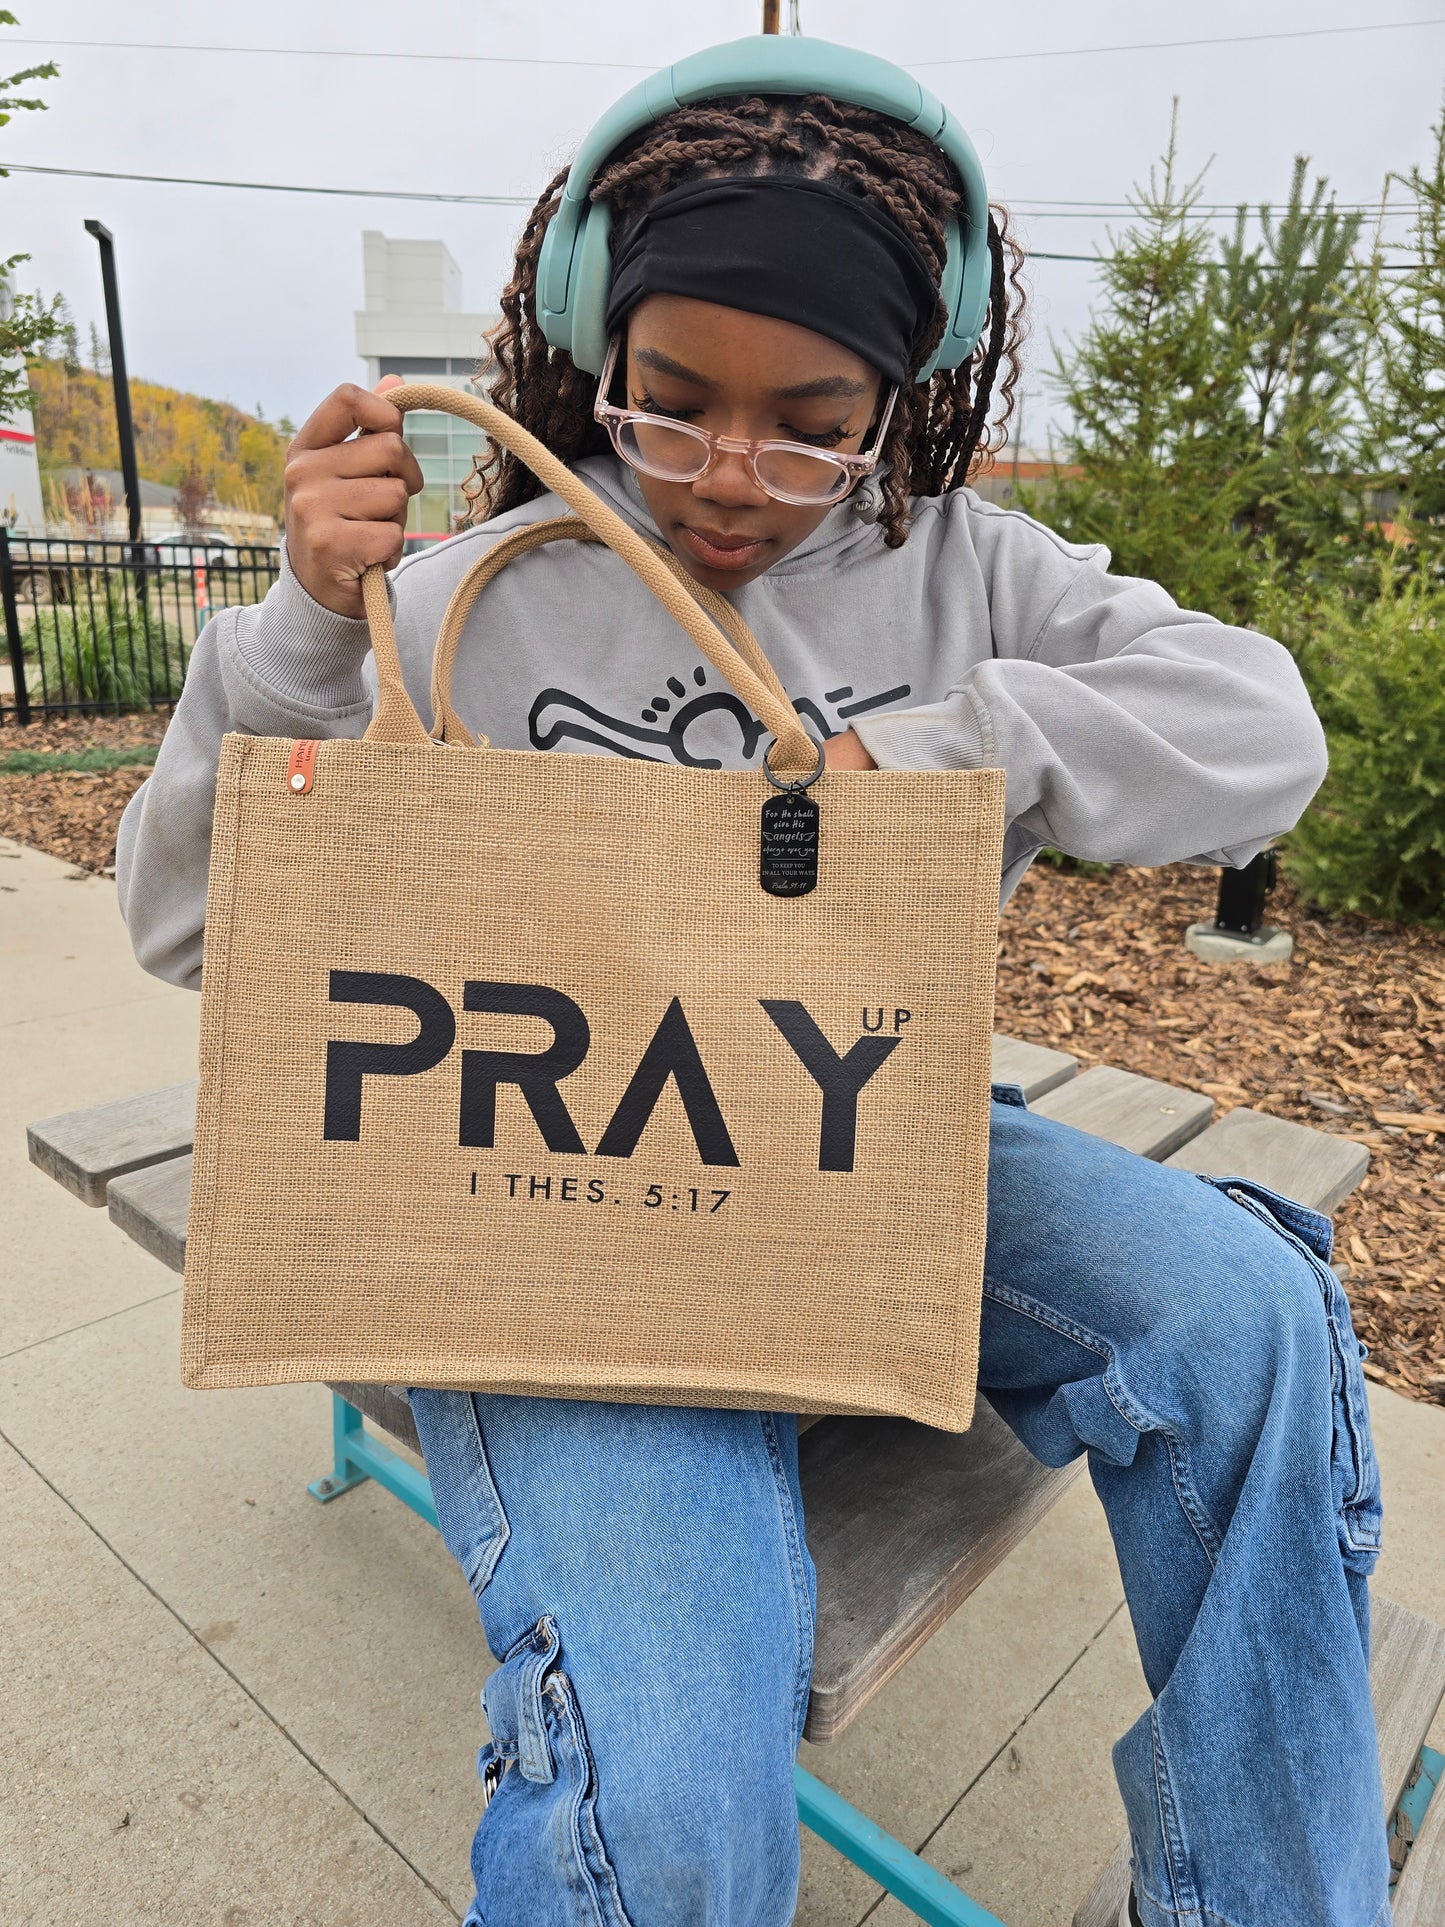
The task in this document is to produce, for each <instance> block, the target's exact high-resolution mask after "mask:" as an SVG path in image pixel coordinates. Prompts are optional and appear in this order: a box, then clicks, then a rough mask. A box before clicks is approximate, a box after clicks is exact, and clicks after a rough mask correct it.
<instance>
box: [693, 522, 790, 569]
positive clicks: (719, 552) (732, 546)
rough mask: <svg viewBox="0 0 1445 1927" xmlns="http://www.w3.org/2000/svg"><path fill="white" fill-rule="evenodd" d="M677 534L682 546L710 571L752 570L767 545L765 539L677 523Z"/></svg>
mask: <svg viewBox="0 0 1445 1927" xmlns="http://www.w3.org/2000/svg"><path fill="white" fill-rule="evenodd" d="M677 533H678V539H679V540H680V541H681V542H682V543H683V545H684V547H685V548H687V549H688V550H689V551H690V552H691V553H692V554H693V555H694V556H696V558H697V560H698V561H699V562H703V563H706V565H707V567H708V568H710V569H748V568H751V567H752V565H753V564H754V563H755V562H756V561H758V559H759V558H760V557H761V556H762V554H763V552H764V550H766V548H767V546H768V542H767V538H766V537H748V536H742V535H727V534H725V533H724V532H723V531H722V530H721V529H715V530H708V531H707V532H706V533H705V532H704V531H703V530H702V529H694V528H689V527H688V526H687V524H686V523H685V522H684V523H679V524H678V531H677Z"/></svg>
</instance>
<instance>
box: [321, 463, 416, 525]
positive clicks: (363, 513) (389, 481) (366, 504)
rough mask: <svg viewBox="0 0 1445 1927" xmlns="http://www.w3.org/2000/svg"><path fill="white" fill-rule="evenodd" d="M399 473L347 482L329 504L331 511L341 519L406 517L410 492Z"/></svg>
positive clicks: (397, 519)
mask: <svg viewBox="0 0 1445 1927" xmlns="http://www.w3.org/2000/svg"><path fill="white" fill-rule="evenodd" d="M411 492H412V491H411V490H409V489H408V488H407V486H406V483H405V482H404V481H402V479H401V477H400V476H399V475H365V476H363V477H362V478H361V479H360V480H359V481H355V482H348V483H347V484H346V486H345V488H344V490H343V491H341V492H339V493H338V495H337V497H336V499H335V500H334V501H333V502H332V503H331V504H330V508H331V513H332V514H333V515H334V516H335V517H336V518H337V520H338V521H342V522H395V523H397V524H398V526H400V525H401V524H403V523H404V522H405V521H406V510H407V501H408V498H409V496H410V494H411Z"/></svg>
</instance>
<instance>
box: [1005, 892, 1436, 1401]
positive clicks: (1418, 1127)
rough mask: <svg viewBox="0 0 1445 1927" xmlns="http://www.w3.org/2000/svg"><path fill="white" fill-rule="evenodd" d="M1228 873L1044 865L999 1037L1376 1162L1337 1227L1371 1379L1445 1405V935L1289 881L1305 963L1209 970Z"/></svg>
mask: <svg viewBox="0 0 1445 1927" xmlns="http://www.w3.org/2000/svg"><path fill="white" fill-rule="evenodd" d="M1216 878H1217V873H1216V872H1214V871H1212V870H1203V869H1195V868H1192V867H1191V866H1190V865H1188V864H1183V863H1178V864H1174V865H1172V866H1171V867H1169V868H1167V869H1162V870H1135V869H1116V870H1112V871H1110V872H1109V874H1108V875H1106V876H1085V875H1072V874H1066V873H1063V872H1061V871H1059V870H1056V869H1053V868H1051V867H1049V866H1047V865H1045V864H1043V863H1036V864H1035V865H1034V867H1033V868H1032V870H1030V871H1029V873H1028V875H1027V876H1026V877H1025V878H1024V880H1023V882H1022V884H1021V885H1020V886H1019V889H1018V892H1017V894H1016V895H1015V897H1014V899H1013V901H1012V903H1011V904H1010V905H1009V907H1008V909H1007V911H1006V912H1005V914H1004V920H1003V931H1002V944H1001V950H1000V967H999V986H998V1028H999V1029H1000V1030H1003V1031H1008V1032H1010V1033H1011V1034H1012V1035H1013V1036H1015V1037H1024V1038H1027V1039H1029V1040H1030V1041H1031V1042H1033V1043H1038V1044H1051V1045H1053V1046H1054V1048H1055V1049H1057V1050H1068V1051H1072V1052H1073V1053H1074V1054H1075V1055H1076V1056H1077V1057H1078V1058H1079V1060H1080V1065H1081V1067H1082V1068H1088V1067H1089V1066H1090V1065H1093V1064H1099V1063H1108V1064H1117V1065H1118V1066H1120V1068H1122V1069H1124V1070H1130V1071H1137V1072H1138V1073H1139V1074H1140V1075H1141V1076H1146V1077H1158V1078H1162V1079H1164V1080H1165V1081H1166V1082H1168V1083H1171V1084H1182V1085H1186V1086H1188V1087H1189V1088H1190V1089H1192V1090H1199V1091H1206V1092H1208V1094H1209V1095H1210V1096H1211V1097H1213V1098H1215V1099H1216V1100H1217V1102H1218V1108H1219V1111H1220V1112H1223V1111H1228V1110H1233V1109H1234V1108H1235V1107H1236V1106H1238V1105H1241V1104H1248V1105H1251V1106H1252V1107H1253V1108H1254V1109H1255V1110H1257V1111H1268V1112H1270V1113H1271V1114H1272V1115H1273V1116H1275V1117H1287V1118H1293V1119H1295V1120H1296V1121H1297V1122H1298V1123H1301V1124H1311V1125H1313V1126H1314V1127H1315V1128H1316V1129H1317V1130H1326V1131H1337V1132H1339V1133H1341V1134H1342V1135H1344V1136H1346V1137H1351V1138H1356V1139H1358V1140H1359V1141H1360V1142H1362V1143H1364V1144H1368V1145H1369V1147H1370V1169H1369V1171H1368V1173H1367V1174H1366V1176H1365V1179H1364V1181H1363V1183H1362V1184H1361V1185H1360V1187H1359V1189H1358V1190H1357V1191H1355V1193H1354V1194H1353V1195H1352V1196H1351V1197H1349V1198H1348V1199H1346V1201H1345V1203H1344V1204H1342V1205H1341V1206H1340V1208H1339V1211H1338V1212H1337V1213H1336V1217H1335V1258H1336V1262H1337V1263H1340V1264H1342V1265H1348V1266H1349V1269H1350V1275H1349V1296H1350V1303H1351V1307H1352V1309H1353V1313H1354V1318H1355V1324H1356V1327H1357V1328H1358V1331H1359V1334H1360V1337H1361V1338H1363V1339H1364V1341H1365V1343H1366V1344H1367V1345H1368V1346H1369V1347H1370V1350H1371V1356H1370V1358H1369V1359H1368V1361H1367V1362H1366V1366H1365V1370H1366V1372H1367V1373H1368V1374H1369V1375H1370V1376H1371V1377H1373V1378H1377V1379H1379V1380H1381V1381H1382V1382H1383V1383H1384V1384H1387V1385H1392V1386H1394V1387H1395V1389H1396V1390H1397V1391H1401V1392H1405V1393H1407V1394H1409V1395H1410V1396H1412V1397H1415V1398H1423V1399H1433V1400H1435V1401H1437V1402H1438V1403H1440V1404H1445V1263H1442V1260H1445V1157H1442V1150H1445V932H1438V931H1429V930H1418V929H1408V928H1404V927H1402V926H1400V925H1397V924H1389V923H1379V922H1374V921H1372V920H1371V919H1369V918H1365V917H1339V918H1329V919H1326V918H1322V917H1319V916H1317V915H1314V914H1312V913H1311V912H1310V911H1309V910H1307V909H1306V908H1305V906H1304V905H1303V904H1302V903H1300V901H1299V900H1298V898H1297V897H1296V896H1295V894H1294V891H1293V890H1292V889H1291V887H1290V884H1289V882H1288V880H1287V879H1286V880H1283V881H1282V882H1281V884H1280V886H1279V889H1278V890H1277V891H1276V893H1275V895H1274V896H1273V897H1272V898H1271V899H1270V904H1269V918H1270V921H1271V922H1274V923H1278V924H1280V925H1282V926H1283V927H1284V928H1285V929H1286V930H1288V931H1289V932H1290V933H1291V934H1292V935H1293V937H1294V940H1295V954H1294V959H1293V961H1292V962H1290V963H1285V964H1273V965H1267V966H1264V967H1252V966H1248V965H1228V966H1220V965H1210V964H1204V963H1200V962H1199V961H1198V960H1197V959H1196V958H1194V957H1192V956H1191V955H1190V954H1189V952H1188V951H1187V950H1185V948H1184V944H1183V935H1184V931H1185V929H1186V928H1187V927H1188V925H1189V924H1191V923H1197V922H1200V921H1202V920H1203V919H1205V918H1208V917H1211V916H1212V915H1213V911H1214V897H1215V893H1216V889H1217V881H1216Z"/></svg>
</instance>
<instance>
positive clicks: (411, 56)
mask: <svg viewBox="0 0 1445 1927" xmlns="http://www.w3.org/2000/svg"><path fill="white" fill-rule="evenodd" d="M1442 26H1445V16H1437V17H1436V18H1434V19H1430V20H1382V21H1380V22H1378V23H1375V22H1369V23H1362V24H1357V25H1354V26H1341V27H1298V28H1294V29H1290V30H1282V31H1279V32H1275V33H1226V34H1204V35H1200V36H1198V37H1196V38H1194V39H1189V40H1127V41H1118V42H1115V43H1113V44H1111V45H1109V46H1104V47H1036V48H1033V49H1031V50H1029V51H1027V52H1024V53H1005V54H948V55H943V56H940V57H937V58H933V59H928V60H911V61H906V62H904V63H903V64H904V65H905V66H909V67H974V66H988V65H992V64H994V63H996V62H998V61H1004V60H1077V59H1082V58H1086V57H1089V56H1093V55H1097V54H1132V53H1156V52H1167V51H1168V50H1170V49H1172V48H1179V47H1240V46H1251V45H1256V44H1258V43H1259V42H1261V41H1273V40H1321V39H1329V38H1333V37H1335V36H1338V35H1341V34H1360V33H1407V32H1409V31H1410V30H1411V29H1413V28H1419V27H1442ZM0 45H9V46H15V47H83V48H101V49H104V50H106V51H108V52H116V51H124V50H127V49H129V50H133V51H135V52H138V53H181V54H256V55H283V56H287V57H292V58H303V59H311V58H315V59H324V60H391V61H395V60H427V61H445V62H446V63H448V64H449V65H451V66H459V65H471V66H488V67H597V68H605V69H610V70H612V71H615V72H619V73H634V74H640V73H648V72H650V71H651V67H650V64H649V63H646V62H641V61H634V60H568V59H559V58H557V57H555V56H547V55H540V54H536V55H534V54H467V53H435V54H434V53H418V52H415V51H413V50H411V49H404V50H403V49H399V50H397V51H395V52H392V51H376V50H373V49H370V48H362V47H218V46H214V45H209V44H207V43H205V42H201V41H190V40H57V39H55V38H53V37H52V38H48V39H41V38H38V37H36V36H33V35H28V34H27V35H15V36H13V37H11V36H7V37H6V39H5V40H4V41H3V42H0Z"/></svg>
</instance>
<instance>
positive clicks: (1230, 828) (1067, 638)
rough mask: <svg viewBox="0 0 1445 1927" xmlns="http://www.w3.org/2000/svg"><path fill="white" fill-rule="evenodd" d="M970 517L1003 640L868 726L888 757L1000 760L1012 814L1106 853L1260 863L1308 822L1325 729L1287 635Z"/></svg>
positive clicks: (992, 763) (866, 733) (1048, 539)
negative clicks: (1230, 620)
mask: <svg viewBox="0 0 1445 1927" xmlns="http://www.w3.org/2000/svg"><path fill="white" fill-rule="evenodd" d="M950 519H951V518H950ZM967 520H968V522H969V523H970V524H971V527H972V543H973V547H974V553H975V554H976V555H977V565H978V566H979V567H981V569H982V572H983V578H984V588H985V592H986V595H987V601H988V609H989V620H990V624H991V630H992V647H993V651H994V653H993V654H992V655H991V656H989V657H987V658H985V659H984V660H982V661H980V662H976V663H975V664H974V665H973V666H972V667H971V668H969V669H968V670H967V671H965V672H964V673H963V674H962V675H961V676H960V677H959V678H958V681H957V683H956V684H955V686H954V687H953V688H952V689H951V690H950V691H949V693H948V694H947V696H946V697H945V698H944V700H943V701H942V702H938V703H931V704H928V705H925V706H922V707H920V708H917V709H909V710H897V711H892V712H890V713H887V714H885V715H881V716H874V717H870V718H868V719H867V720H866V721H859V722H858V723H856V724H855V725H854V727H855V728H856V730H857V732H858V735H859V736H860V737H861V739H862V741H863V743H864V745H865V747H866V748H867V750H868V752H869V754H870V755H871V756H872V757H873V758H874V760H875V761H876V762H877V763H878V764H879V765H880V766H881V767H882V768H884V769H976V768H983V767H993V768H1001V769H1003V770H1004V771H1006V772H1007V777H1008V789H1007V804H1006V810H1007V818H1008V821H1009V823H1010V824H1017V825H1018V827H1019V828H1020V829H1021V830H1022V831H1023V832H1024V833H1025V834H1026V835H1028V836H1029V837H1030V838H1032V839H1034V840H1036V841H1037V842H1041V843H1048V844H1051V845H1053V846H1054V847H1055V848H1057V849H1060V850H1063V851H1065V852H1066V853H1067V854H1068V855H1070V856H1076V857H1082V858H1088V859H1092V860H1094V861H1099V862H1115V863H1139V864H1158V863H1173V862H1177V861H1179V860H1180V859H1192V860H1193V861H1196V862H1203V863H1228V864H1236V865H1238V864H1244V863H1247V862H1248V861H1249V860H1250V858H1251V857H1253V856H1254V855H1256V854H1257V853H1258V852H1259V851H1260V850H1261V849H1263V848H1264V847H1265V846H1266V845H1267V844H1268V843H1269V842H1270V841H1271V840H1272V839H1273V838H1274V837H1276V836H1279V835H1281V834H1282V833H1283V832H1284V831H1286V830H1288V829H1290V828H1291V827H1292V826H1293V825H1294V823H1296V822H1297V821H1298V819H1299V817H1300V816H1301V814H1302V813H1303V811H1304V809H1305V806H1306V805H1307V804H1308V802H1309V800H1310V798H1311V797H1312V796H1313V795H1314V793H1315V791H1316V790H1317V789H1318V788H1319V785H1320V783H1321V782H1322V781H1323V779H1324V774H1325V767H1326V757H1325V740H1324V732H1323V730H1322V729H1321V727H1320V724H1319V720H1318V718H1317V717H1316V715H1315V713H1314V710H1313V708H1312V707H1311V705H1310V700H1309V697H1308V695H1307V694H1306V693H1305V687H1304V683H1303V682H1302V680H1301V678H1300V674H1299V671H1298V670H1297V669H1296V667H1295V665H1294V662H1293V660H1292V659H1291V657H1290V655H1289V653H1288V651H1287V650H1285V649H1284V648H1282V647H1281V645H1280V644H1279V643H1277V642H1272V641H1270V639H1269V638H1268V637H1267V636H1262V635H1258V634H1256V633H1255V632H1254V631H1253V630H1249V629H1233V628H1229V627H1227V626H1226V625H1225V624H1224V623H1222V622H1217V621H1215V620H1214V618H1213V617H1211V616H1205V615H1199V614H1196V613H1194V612H1192V611H1189V610H1185V609H1181V608H1180V607H1179V606H1178V604H1177V603H1176V602H1175V601H1174V600H1173V598H1172V597H1171V596H1170V595H1169V593H1168V592H1167V590H1165V589H1162V588H1161V587H1160V586H1159V584H1158V583H1156V582H1148V581H1144V580H1140V579H1136V578H1131V577H1127V576H1114V575H1110V574H1109V573H1108V560H1109V558H1108V552H1107V550H1103V549H1080V548H1076V547H1074V546H1072V545H1071V544H1068V543H1065V542H1062V541H1061V540H1060V539H1059V538H1058V537H1057V536H1055V535H1053V533H1052V531H1050V530H1048V529H1045V528H1042V527H1041V526H1040V525H1039V524H1038V523H1036V522H1032V521H1030V520H1029V518H1028V517H1026V516H1022V515H1013V514H1005V513H1002V512H999V511H989V510H986V509H985V508H984V507H983V506H982V505H979V504H977V503H975V504H973V506H972V513H971V514H969V515H968V516H967ZM950 546H951V545H950ZM948 552H949V550H948V547H946V548H945V552H944V553H945V555H947V554H948ZM941 559H942V558H941Z"/></svg>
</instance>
